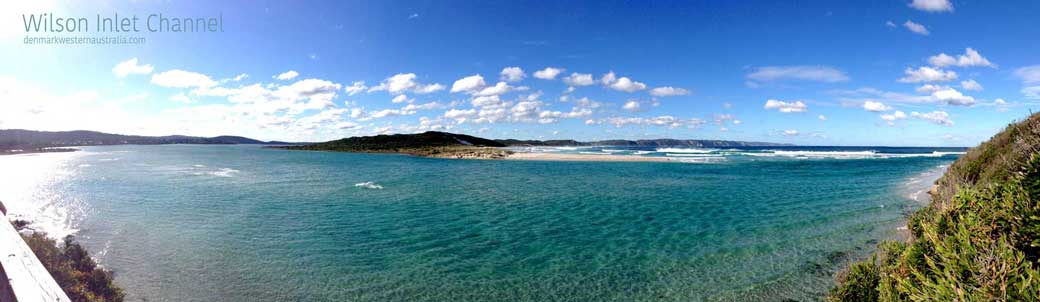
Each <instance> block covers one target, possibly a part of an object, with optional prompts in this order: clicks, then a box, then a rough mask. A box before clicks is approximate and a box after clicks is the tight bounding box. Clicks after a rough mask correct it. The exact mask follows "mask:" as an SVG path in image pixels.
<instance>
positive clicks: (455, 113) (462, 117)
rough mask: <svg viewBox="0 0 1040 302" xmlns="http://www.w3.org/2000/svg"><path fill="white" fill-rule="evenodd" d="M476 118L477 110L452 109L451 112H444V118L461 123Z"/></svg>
mask: <svg viewBox="0 0 1040 302" xmlns="http://www.w3.org/2000/svg"><path fill="white" fill-rule="evenodd" d="M476 116H477V110H476V109H469V110H459V109H451V110H448V111H446V112H444V117H446V118H450V119H454V120H457V121H459V122H460V123H461V122H465V121H466V120H467V119H471V118H474V117H476Z"/></svg>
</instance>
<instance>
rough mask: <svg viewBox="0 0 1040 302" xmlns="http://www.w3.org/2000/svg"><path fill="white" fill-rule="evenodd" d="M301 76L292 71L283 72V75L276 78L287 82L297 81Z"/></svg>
mask: <svg viewBox="0 0 1040 302" xmlns="http://www.w3.org/2000/svg"><path fill="white" fill-rule="evenodd" d="M299 75H300V74H299V73H297V72H296V71H295V70H290V71H286V72H283V73H281V74H279V75H276V76H275V77H274V78H275V79H279V80H282V81H285V80H292V79H295V78H296V77H297V76H299Z"/></svg>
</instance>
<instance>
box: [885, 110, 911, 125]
mask: <svg viewBox="0 0 1040 302" xmlns="http://www.w3.org/2000/svg"><path fill="white" fill-rule="evenodd" d="M906 118H907V115H906V113H904V112H902V111H896V112H893V113H891V114H882V115H881V119H882V120H885V122H886V123H887V124H888V125H889V126H891V125H895V121H898V120H904V119H906Z"/></svg>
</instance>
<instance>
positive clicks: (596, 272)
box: [0, 145, 963, 301]
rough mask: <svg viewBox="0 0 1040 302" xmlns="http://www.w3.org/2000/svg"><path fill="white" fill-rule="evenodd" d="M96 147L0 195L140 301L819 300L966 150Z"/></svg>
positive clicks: (18, 166)
mask: <svg viewBox="0 0 1040 302" xmlns="http://www.w3.org/2000/svg"><path fill="white" fill-rule="evenodd" d="M81 149H82V150H81V151H78V152H69V153H47V154H27V155H12V156H0V167H2V169H0V183H2V184H3V186H2V188H0V201H3V202H4V203H5V204H6V205H7V207H8V209H9V210H10V212H11V214H12V215H14V216H16V217H19V218H24V219H29V220H32V221H34V226H35V227H36V228H39V229H42V230H44V231H47V232H49V233H50V234H51V235H52V236H54V237H61V236H64V235H70V234H71V235H75V236H76V238H77V239H78V241H80V242H81V243H83V245H84V246H85V247H87V248H88V249H89V250H90V251H92V252H93V253H94V254H93V256H94V257H95V258H96V259H97V260H98V261H99V262H100V263H101V264H102V265H103V266H104V267H106V268H108V269H111V270H113V271H114V272H115V276H116V281H117V283H118V284H119V285H121V286H122V287H124V288H125V290H126V291H127V298H128V299H127V300H128V301H818V300H821V299H822V298H823V296H824V294H825V292H826V290H827V289H828V288H829V287H830V286H831V285H833V273H834V272H835V271H836V270H838V269H840V268H841V267H842V266H843V265H845V264H846V263H847V261H849V259H857V258H861V257H864V256H866V255H868V253H869V252H871V251H873V249H874V246H875V245H876V244H877V243H878V242H879V241H881V240H886V239H896V238H899V236H900V233H901V232H900V227H901V226H902V225H903V221H904V219H905V216H906V215H907V214H908V213H910V212H912V211H913V210H915V209H918V208H920V207H922V206H924V205H926V204H927V200H926V199H924V197H925V196H926V195H927V194H924V193H923V192H925V191H926V190H927V189H928V188H929V186H930V184H931V182H932V181H934V179H935V178H937V177H938V176H939V175H941V173H942V171H943V169H944V168H945V167H946V166H947V165H949V164H950V163H951V162H952V161H953V160H955V159H956V157H957V156H958V154H960V152H961V151H963V149H949V148H892V147H767V148H734V149H694V148H661V149H660V150H658V148H617V147H583V148H549V147H539V148H533V151H539V152H563V153H568V152H570V153H582V152H587V153H592V154H632V155H640V156H665V157H670V158H676V161H677V162H543V161H513V160H452V159H434V158H419V157H412V156H405V155H394V154H354V153H334V152H307V151H287V150H279V149H267V148H261V147H259V146H248V145H230V146H228V145H161V146H99V147H82V148H81ZM521 149H522V148H521ZM530 149H531V148H528V149H525V150H530Z"/></svg>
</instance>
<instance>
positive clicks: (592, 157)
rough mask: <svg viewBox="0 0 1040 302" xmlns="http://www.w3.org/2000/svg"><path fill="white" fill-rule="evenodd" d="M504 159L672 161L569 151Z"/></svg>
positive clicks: (522, 154)
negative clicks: (571, 152)
mask: <svg viewBox="0 0 1040 302" xmlns="http://www.w3.org/2000/svg"><path fill="white" fill-rule="evenodd" d="M504 159H505V160H532V161H581V162H674V161H673V160H671V159H669V158H667V157H649V156H637V155H613V154H610V155H608V154H570V153H539V152H515V153H513V154H510V155H509V156H506V157H505V158H504Z"/></svg>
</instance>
